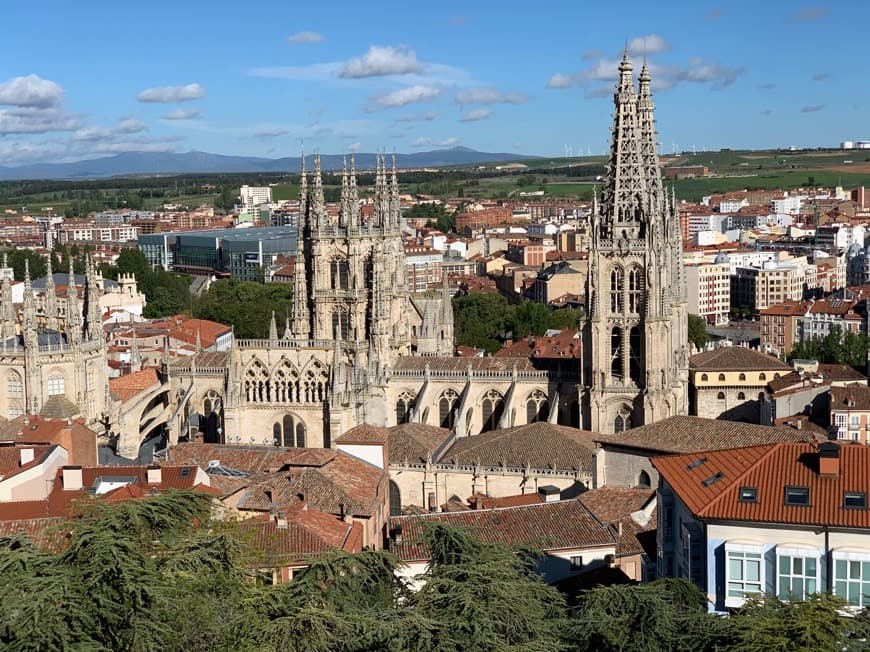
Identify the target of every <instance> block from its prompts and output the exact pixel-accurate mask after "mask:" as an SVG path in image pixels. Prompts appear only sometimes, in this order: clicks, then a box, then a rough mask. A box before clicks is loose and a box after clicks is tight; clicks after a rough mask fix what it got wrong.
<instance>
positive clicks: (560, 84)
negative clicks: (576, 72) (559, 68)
mask: <svg viewBox="0 0 870 652" xmlns="http://www.w3.org/2000/svg"><path fill="white" fill-rule="evenodd" d="M573 85H574V78H573V77H572V76H571V75H563V74H562V73H558V72H557V73H556V74H555V75H553V76H552V77H550V79H549V80H548V81H547V88H570V87H571V86H573Z"/></svg>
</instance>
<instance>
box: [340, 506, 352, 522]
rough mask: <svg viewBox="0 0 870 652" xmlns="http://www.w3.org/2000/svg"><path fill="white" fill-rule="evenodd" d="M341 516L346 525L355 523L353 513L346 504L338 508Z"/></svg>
mask: <svg viewBox="0 0 870 652" xmlns="http://www.w3.org/2000/svg"><path fill="white" fill-rule="evenodd" d="M338 509H339V516H341V520H342V521H344V522H345V523H351V522H352V521H353V512H352V511H350V510H349V509H348V507H347V505H345V504H344V503H342V504H341V505H339V506H338Z"/></svg>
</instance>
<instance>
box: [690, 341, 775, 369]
mask: <svg viewBox="0 0 870 652" xmlns="http://www.w3.org/2000/svg"><path fill="white" fill-rule="evenodd" d="M689 367H690V368H691V369H697V370H699V371H780V372H781V371H785V372H786V373H787V372H789V371H791V367H789V366H788V365H787V364H785V363H784V362H782V361H781V360H779V359H778V358H775V357H773V356H772V355H768V354H766V353H760V352H758V351H753V350H752V349H748V348H746V347H745V346H723V347H720V348H718V349H713V350H712V351H704V352H703V353H698V354H697V355H693V356H692V357H690V358H689Z"/></svg>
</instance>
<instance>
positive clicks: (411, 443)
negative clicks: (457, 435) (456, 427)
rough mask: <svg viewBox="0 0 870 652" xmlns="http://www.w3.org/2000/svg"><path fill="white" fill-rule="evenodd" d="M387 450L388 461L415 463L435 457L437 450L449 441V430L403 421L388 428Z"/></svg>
mask: <svg viewBox="0 0 870 652" xmlns="http://www.w3.org/2000/svg"><path fill="white" fill-rule="evenodd" d="M388 431H389V443H388V446H387V452H388V454H389V456H390V462H394V463H402V462H405V463H409V464H416V463H419V462H425V461H426V460H427V459H429V457H430V456H431V458H432V459H437V457H438V451H439V450H440V449H441V448H442V447H443V446H445V445H446V444H449V443H450V439H451V437H452V434H451V432H450V431H449V430H448V429H447V428H438V427H437V426H427V425H424V424H422V423H403V424H401V425H398V426H393V427H392V428H388Z"/></svg>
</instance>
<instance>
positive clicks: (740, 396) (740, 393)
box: [737, 392, 746, 401]
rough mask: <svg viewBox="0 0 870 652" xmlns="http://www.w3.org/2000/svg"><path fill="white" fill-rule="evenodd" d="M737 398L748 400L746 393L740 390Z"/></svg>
mask: <svg viewBox="0 0 870 652" xmlns="http://www.w3.org/2000/svg"><path fill="white" fill-rule="evenodd" d="M737 400H738V401H743V400H746V394H744V393H743V392H738V394H737Z"/></svg>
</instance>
